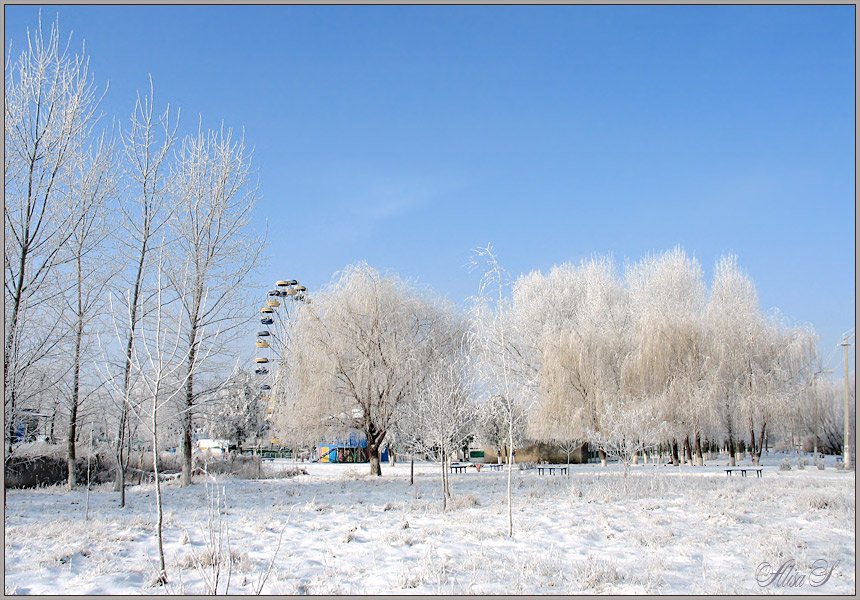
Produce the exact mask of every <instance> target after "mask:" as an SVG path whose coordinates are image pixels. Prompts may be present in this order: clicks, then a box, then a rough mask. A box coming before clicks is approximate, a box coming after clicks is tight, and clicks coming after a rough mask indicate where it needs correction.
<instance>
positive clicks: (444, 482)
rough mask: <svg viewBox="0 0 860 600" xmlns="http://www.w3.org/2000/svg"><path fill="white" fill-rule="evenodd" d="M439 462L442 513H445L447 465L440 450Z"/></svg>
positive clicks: (446, 504) (443, 452)
mask: <svg viewBox="0 0 860 600" xmlns="http://www.w3.org/2000/svg"><path fill="white" fill-rule="evenodd" d="M439 454H440V458H441V459H442V460H440V461H439V462H440V463H441V464H442V512H445V511H446V510H447V509H448V465H447V464H446V462H447V461H446V460H445V451H444V450H442V451H441V452H440V453H439Z"/></svg>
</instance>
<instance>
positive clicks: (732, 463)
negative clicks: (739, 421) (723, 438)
mask: <svg viewBox="0 0 860 600" xmlns="http://www.w3.org/2000/svg"><path fill="white" fill-rule="evenodd" d="M727 447H728V452H729V466H732V467H734V466H737V462H736V460H735V441H734V440H733V439H732V437H731V435H730V436H729V441H728V442H727Z"/></svg>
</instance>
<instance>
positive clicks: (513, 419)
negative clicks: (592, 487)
mask: <svg viewBox="0 0 860 600" xmlns="http://www.w3.org/2000/svg"><path fill="white" fill-rule="evenodd" d="M472 264H473V265H474V266H476V267H477V266H482V267H483V268H486V270H485V271H484V275H483V277H482V278H481V285H480V288H479V294H478V296H477V297H476V298H475V301H474V304H473V307H472V327H473V330H472V336H471V340H472V347H473V350H472V352H470V355H471V356H473V360H474V361H475V362H474V363H473V364H474V366H475V367H476V376H477V377H478V380H479V381H480V384H479V385H480V386H481V388H482V389H483V390H484V393H485V394H487V397H488V398H490V399H493V398H497V399H499V400H501V402H500V403H499V406H500V407H501V408H502V409H503V414H504V416H505V421H506V425H507V442H508V457H507V461H508V469H507V471H508V480H507V504H508V536H509V537H513V535H514V517H513V493H512V487H511V481H512V474H513V456H514V443H515V431H516V430H517V428H518V427H519V426H520V423H521V422H523V421H524V419H525V416H526V415H527V414H528V409H529V408H531V406H532V404H533V403H534V398H535V396H534V386H535V373H534V366H535V363H534V361H533V360H532V357H531V356H529V353H528V350H529V347H528V344H527V342H526V340H527V338H526V336H525V335H524V334H523V333H522V330H521V329H520V326H521V323H522V321H521V320H518V319H516V318H515V316H514V315H515V313H514V310H513V307H512V306H511V301H510V299H508V298H506V297H505V292H506V289H507V288H508V287H509V286H510V279H509V276H508V274H507V273H506V271H505V270H504V268H502V266H501V264H500V263H499V261H498V260H497V258H496V255H495V253H494V252H493V249H492V246H491V245H487V246H486V247H485V248H479V249H477V250H476V251H475V253H474V254H473V256H472ZM523 425H524V422H523Z"/></svg>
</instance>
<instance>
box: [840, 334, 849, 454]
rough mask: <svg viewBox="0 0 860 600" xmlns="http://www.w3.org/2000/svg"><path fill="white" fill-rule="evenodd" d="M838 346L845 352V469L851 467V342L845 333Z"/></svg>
mask: <svg viewBox="0 0 860 600" xmlns="http://www.w3.org/2000/svg"><path fill="white" fill-rule="evenodd" d="M840 346H842V349H843V350H844V353H845V451H844V453H843V459H842V460H843V461H844V465H845V469H846V470H848V469H850V468H851V453H850V450H851V446H850V443H851V441H850V439H849V436H850V435H851V415H850V414H849V410H848V398H849V396H850V393H849V388H848V348H850V347H851V342H849V341H848V336H847V335H846V336H845V337H844V338H843V340H842V343H841V344H840Z"/></svg>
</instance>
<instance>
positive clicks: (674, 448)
mask: <svg viewBox="0 0 860 600" xmlns="http://www.w3.org/2000/svg"><path fill="white" fill-rule="evenodd" d="M670 446H671V448H672V466H674V467H677V466H678V465H679V464H681V460H680V459H679V458H678V440H676V439H675V438H672V443H671V444H670Z"/></svg>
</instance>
